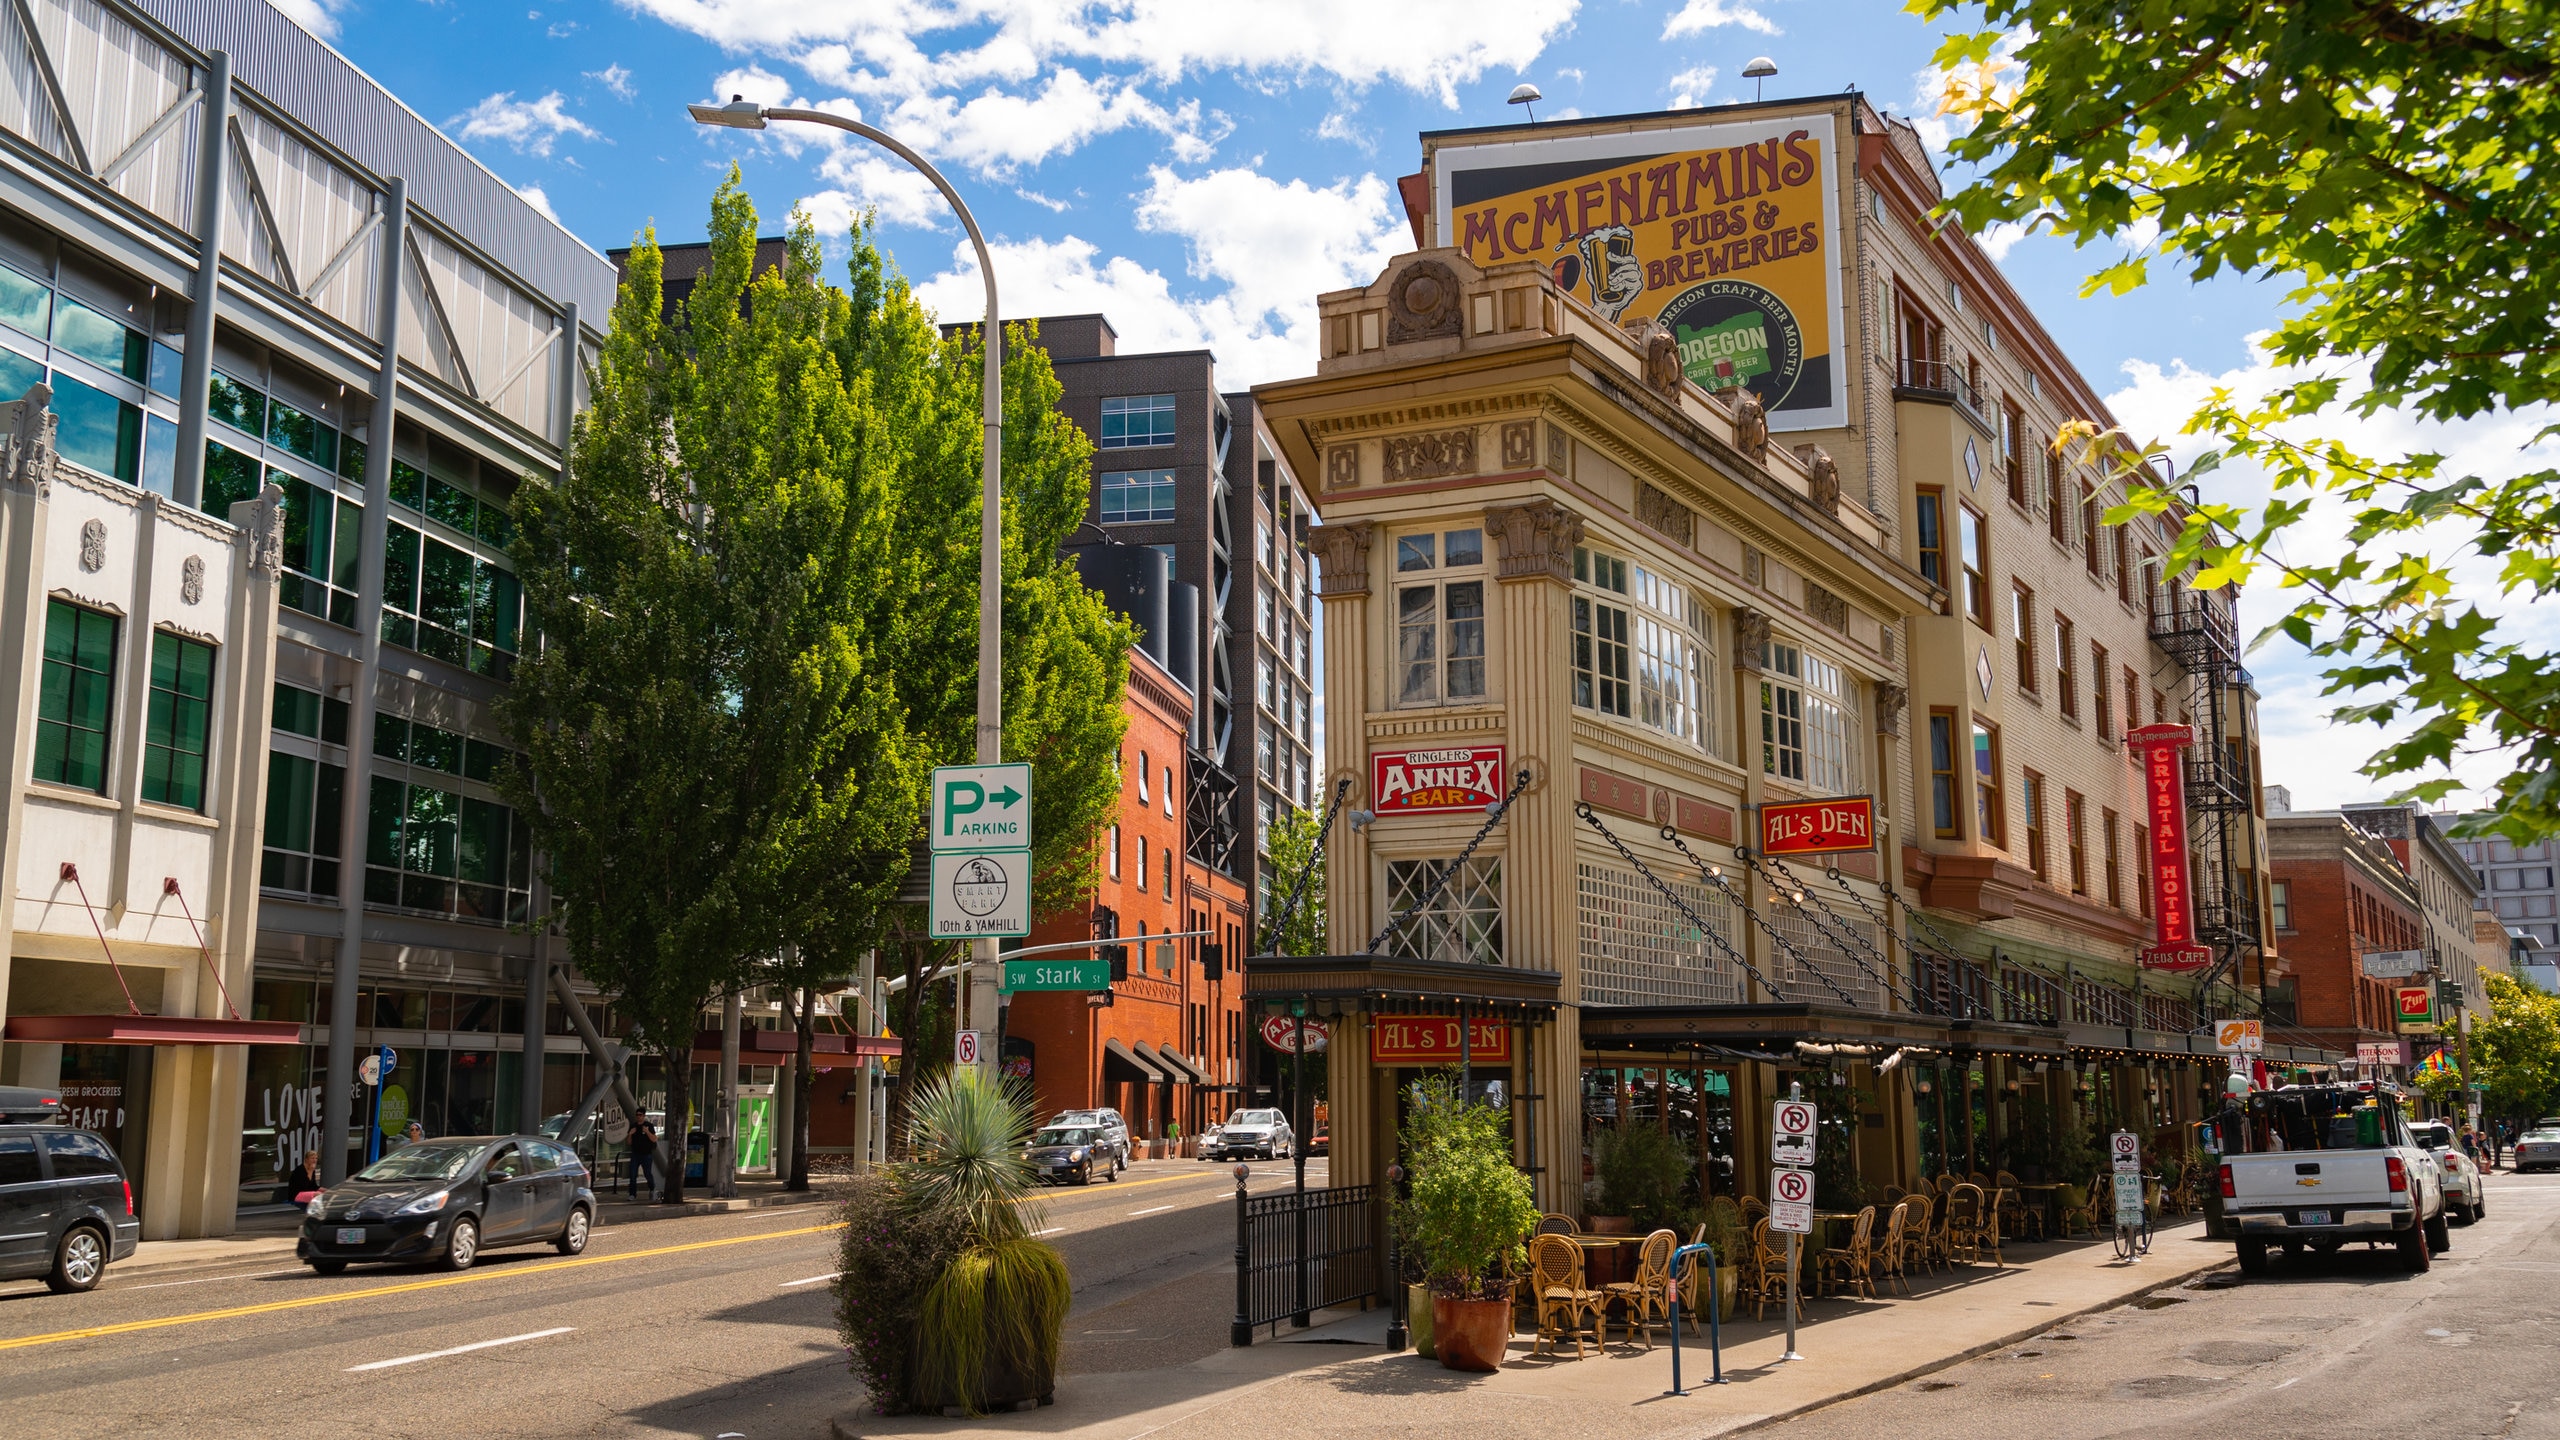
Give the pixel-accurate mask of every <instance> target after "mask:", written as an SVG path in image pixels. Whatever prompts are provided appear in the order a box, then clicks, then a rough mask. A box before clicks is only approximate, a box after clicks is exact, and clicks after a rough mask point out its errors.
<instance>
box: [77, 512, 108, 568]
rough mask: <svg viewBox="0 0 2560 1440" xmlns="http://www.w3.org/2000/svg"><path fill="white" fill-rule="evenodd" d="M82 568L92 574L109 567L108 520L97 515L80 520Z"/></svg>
mask: <svg viewBox="0 0 2560 1440" xmlns="http://www.w3.org/2000/svg"><path fill="white" fill-rule="evenodd" d="M80 568H81V569H83V570H86V571H88V572H89V573H90V574H92V575H95V574H97V573H98V572H99V571H101V570H104V569H105V568H107V522H106V521H104V520H101V519H99V518H98V517H96V516H95V515H92V516H90V517H89V518H88V519H86V520H84V521H82V522H80Z"/></svg>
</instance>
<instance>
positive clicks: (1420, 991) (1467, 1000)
mask: <svg viewBox="0 0 2560 1440" xmlns="http://www.w3.org/2000/svg"><path fill="white" fill-rule="evenodd" d="M1244 977H1245V978H1244V994H1245V1002H1246V1005H1247V1007H1248V1008H1249V1009H1255V1010H1258V1011H1260V1012H1261V1013H1264V1014H1271V1013H1277V1012H1279V1011H1281V1010H1283V1009H1285V1008H1287V1007H1288V1006H1289V1005H1291V1004H1293V1003H1295V1002H1299V1001H1303V1002H1305V1004H1306V1006H1307V1013H1308V1014H1310V1015H1346V1014H1362V1013H1367V1012H1370V1011H1376V1010H1385V1011H1389V1012H1392V1013H1395V1014H1399V1015H1455V1014H1457V1013H1458V1011H1459V1009H1460V1008H1461V1007H1464V1008H1466V1009H1467V1010H1468V1011H1469V1012H1470V1013H1472V1014H1475V1015H1479V1016H1486V1017H1497V1016H1503V1015H1518V1016H1524V1017H1525V1016H1546V1015H1552V1014H1554V1013H1555V1012H1556V1010H1557V1008H1558V1007H1559V1005H1560V1003H1561V993H1562V990H1563V985H1564V977H1563V976H1562V975H1560V974H1558V973H1556V972H1555V971H1553V970H1524V969H1518V968H1515V967H1513V966H1509V965H1466V964H1460V963H1458V962H1455V961H1449V960H1408V959H1406V958H1404V957H1402V956H1398V955H1254V956H1249V957H1247V959H1246V960H1245V962H1244Z"/></svg>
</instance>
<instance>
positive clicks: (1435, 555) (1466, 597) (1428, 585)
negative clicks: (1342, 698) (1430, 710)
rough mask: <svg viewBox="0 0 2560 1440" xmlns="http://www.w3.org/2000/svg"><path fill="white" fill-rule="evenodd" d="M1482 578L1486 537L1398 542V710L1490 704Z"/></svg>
mask: <svg viewBox="0 0 2560 1440" xmlns="http://www.w3.org/2000/svg"><path fill="white" fill-rule="evenodd" d="M1483 575H1484V531H1483V530H1481V529H1467V530H1446V531H1426V532H1424V533H1423V534H1420V535H1405V536H1400V537H1398V539H1397V540H1396V576H1397V584H1396V703H1397V704H1398V705H1439V704H1446V703H1449V702H1451V701H1457V700H1480V699H1483V698H1484V693H1485V670H1484V600H1485V595H1484V578H1483Z"/></svg>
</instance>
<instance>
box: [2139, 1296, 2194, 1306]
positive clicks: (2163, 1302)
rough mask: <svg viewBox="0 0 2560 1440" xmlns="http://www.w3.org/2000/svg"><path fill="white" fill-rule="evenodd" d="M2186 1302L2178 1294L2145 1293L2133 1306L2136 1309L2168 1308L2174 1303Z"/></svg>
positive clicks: (2182, 1303) (2181, 1303)
mask: <svg viewBox="0 0 2560 1440" xmlns="http://www.w3.org/2000/svg"><path fill="white" fill-rule="evenodd" d="M2186 1303H2187V1302H2186V1301H2185V1300H2184V1299H2182V1298H2180V1297H2178V1296H2176V1295H2145V1296H2143V1297H2142V1298H2141V1299H2139V1300H2136V1301H2134V1302H2133V1308H2134V1309H2136V1310H2166V1309H2168V1308H2169V1307H2170V1306H2172V1305H2184V1304H2186Z"/></svg>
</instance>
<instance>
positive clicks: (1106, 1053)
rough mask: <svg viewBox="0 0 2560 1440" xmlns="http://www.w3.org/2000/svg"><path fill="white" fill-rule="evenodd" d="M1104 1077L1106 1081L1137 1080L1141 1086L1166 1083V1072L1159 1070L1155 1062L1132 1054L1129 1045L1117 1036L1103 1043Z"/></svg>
mask: <svg viewBox="0 0 2560 1440" xmlns="http://www.w3.org/2000/svg"><path fill="white" fill-rule="evenodd" d="M1142 1043H1143V1042H1142ZM1115 1071H1116V1073H1115ZM1102 1077H1103V1078H1104V1079H1106V1080H1135V1081H1137V1082H1138V1083H1139V1084H1141V1085H1161V1084H1163V1083H1164V1072H1163V1071H1162V1070H1159V1069H1157V1068H1156V1066H1155V1064H1154V1062H1152V1061H1149V1060H1142V1059H1140V1058H1139V1057H1138V1056H1137V1055H1135V1054H1133V1053H1131V1051H1130V1049H1129V1047H1128V1045H1127V1044H1126V1043H1125V1042H1123V1041H1122V1040H1121V1039H1120V1037H1118V1036H1116V1035H1115V1036H1113V1037H1111V1038H1110V1039H1108V1040H1105V1041H1103V1042H1102Z"/></svg>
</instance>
